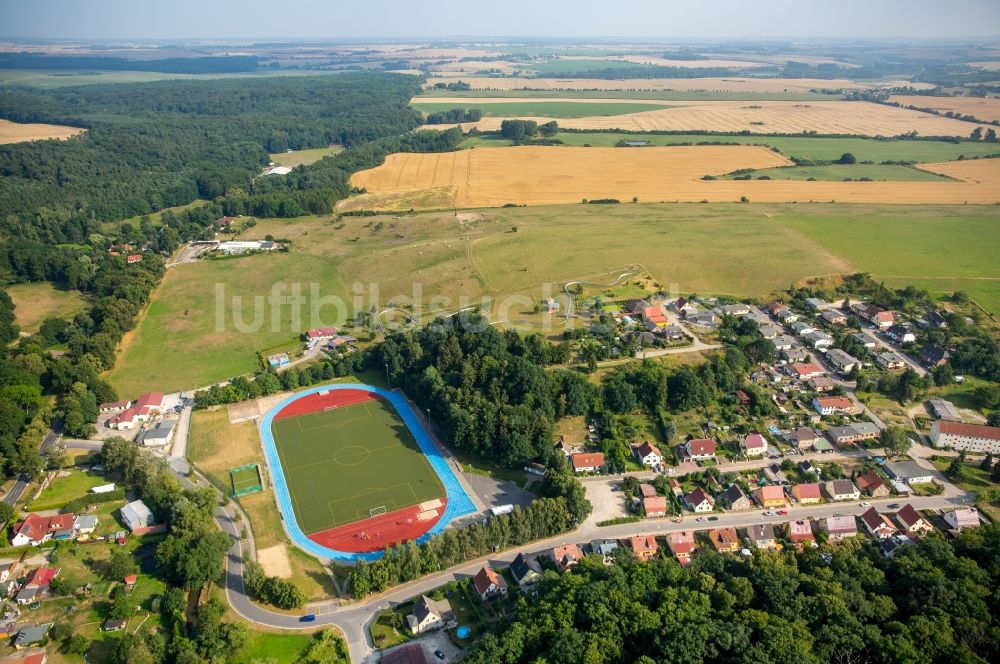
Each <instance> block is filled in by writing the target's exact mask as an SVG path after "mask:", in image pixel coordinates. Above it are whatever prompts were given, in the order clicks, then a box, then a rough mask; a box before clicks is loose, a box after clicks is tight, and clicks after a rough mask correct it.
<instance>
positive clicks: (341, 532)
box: [308, 498, 447, 553]
mask: <svg viewBox="0 0 1000 664" xmlns="http://www.w3.org/2000/svg"><path fill="white" fill-rule="evenodd" d="M446 506H447V498H442V499H441V507H439V508H438V510H437V512H438V515H437V517H435V518H433V519H428V520H426V521H418V520H417V516H418V515H419V514H420V506H419V505H413V506H412V507H404V508H403V509H401V510H395V511H393V512H386V513H385V514H379V515H378V516H373V517H369V518H367V519H361V520H360V521H354V522H353V523H348V524H344V525H342V526H337V527H335V528H330V529H328V530H321V531H319V532H317V533H312V534H311V535H308V537H309V539H311V540H312V541H314V542H316V543H317V544H319V545H320V546H325V547H327V548H330V549H333V550H335V551H346V552H348V553H369V552H371V551H382V550H383V549H387V548H389V547H390V546H392V545H393V544H398V543H400V542H407V541H409V540H415V539H417V538H418V537H420V536H421V535H423V534H424V533H426V532H427V531H428V530H430V529H431V528H433V527H434V524H436V523H437V522H438V521H440V520H441V515H443V514H444V510H445V507H446Z"/></svg>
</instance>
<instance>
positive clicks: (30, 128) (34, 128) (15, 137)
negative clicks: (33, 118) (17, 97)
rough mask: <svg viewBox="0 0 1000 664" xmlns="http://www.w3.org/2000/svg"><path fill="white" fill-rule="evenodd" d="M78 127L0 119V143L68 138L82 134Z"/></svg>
mask: <svg viewBox="0 0 1000 664" xmlns="http://www.w3.org/2000/svg"><path fill="white" fill-rule="evenodd" d="M82 133H83V129H80V128H79V127H63V126H61V125H50V124H30V123H23V122H11V121H10V120H0V144H7V143H20V142H22V141H41V140H44V139H46V138H59V139H63V138H70V137H71V136H76V135H77V134H82Z"/></svg>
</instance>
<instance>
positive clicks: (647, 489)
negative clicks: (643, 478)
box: [639, 482, 656, 498]
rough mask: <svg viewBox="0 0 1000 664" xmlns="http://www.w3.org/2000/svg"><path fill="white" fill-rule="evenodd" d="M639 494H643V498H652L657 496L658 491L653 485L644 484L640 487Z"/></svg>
mask: <svg viewBox="0 0 1000 664" xmlns="http://www.w3.org/2000/svg"><path fill="white" fill-rule="evenodd" d="M639 493H640V494H642V497H643V498H652V497H653V496H655V495H656V489H655V488H654V487H653V485H652V484H646V483H645V482H644V483H642V484H640V485H639Z"/></svg>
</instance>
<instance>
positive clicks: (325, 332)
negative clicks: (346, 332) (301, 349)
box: [305, 325, 337, 341]
mask: <svg viewBox="0 0 1000 664" xmlns="http://www.w3.org/2000/svg"><path fill="white" fill-rule="evenodd" d="M305 336H306V341H325V340H327V339H332V338H334V337H335V336H337V328H335V327H333V326H332V325H329V326H326V327H314V328H312V329H311V330H306V335H305Z"/></svg>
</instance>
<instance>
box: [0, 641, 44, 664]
mask: <svg viewBox="0 0 1000 664" xmlns="http://www.w3.org/2000/svg"><path fill="white" fill-rule="evenodd" d="M6 636H10V634H7V635H6ZM0 661H3V663H4V664H45V663H46V662H48V661H49V656H48V654H46V652H45V651H44V650H38V651H36V652H33V653H29V654H26V655H25V656H24V657H5V658H4V659H3V660H0Z"/></svg>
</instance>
